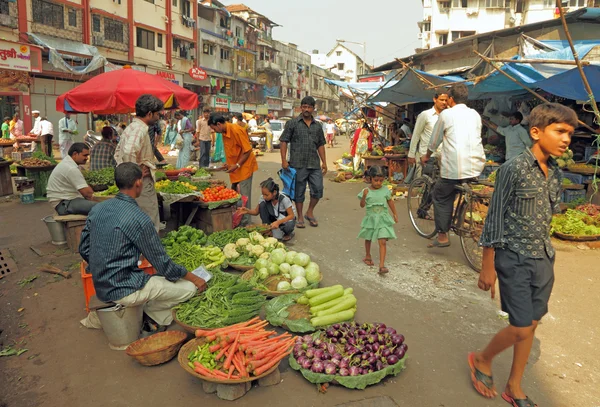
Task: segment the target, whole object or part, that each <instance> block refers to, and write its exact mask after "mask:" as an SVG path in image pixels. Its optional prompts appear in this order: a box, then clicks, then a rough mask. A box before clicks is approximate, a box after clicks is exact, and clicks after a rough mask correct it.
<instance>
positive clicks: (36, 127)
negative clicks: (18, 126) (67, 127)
mask: <svg viewBox="0 0 600 407" xmlns="http://www.w3.org/2000/svg"><path fill="white" fill-rule="evenodd" d="M31 115H32V116H33V128H32V129H31V131H30V132H29V136H35V137H38V138H39V137H41V135H42V129H41V128H40V122H41V121H42V118H41V117H40V111H39V110H32V111H31ZM35 146H36V142H35V141H34V142H33V143H31V151H35Z"/></svg>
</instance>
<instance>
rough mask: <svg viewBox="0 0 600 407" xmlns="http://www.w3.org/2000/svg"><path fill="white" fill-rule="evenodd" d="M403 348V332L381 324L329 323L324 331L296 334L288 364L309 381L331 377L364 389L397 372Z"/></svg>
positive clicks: (400, 367)
mask: <svg viewBox="0 0 600 407" xmlns="http://www.w3.org/2000/svg"><path fill="white" fill-rule="evenodd" d="M407 350H408V346H407V345H406V343H404V336H403V335H401V334H398V333H397V332H396V330H395V329H394V328H388V327H386V326H385V324H381V323H375V324H367V323H365V324H362V325H361V324H358V323H356V322H351V323H343V324H333V325H331V326H330V327H329V328H327V330H326V331H324V332H323V331H321V332H318V333H315V334H314V335H312V336H311V335H305V336H303V337H302V338H297V339H296V342H295V345H294V349H293V354H292V356H290V366H291V367H292V368H293V369H296V370H300V371H301V373H302V375H303V376H304V377H305V378H306V379H308V380H309V381H310V382H312V383H326V382H331V381H333V380H335V381H336V382H338V383H339V384H341V385H343V386H346V387H350V388H358V389H364V388H365V387H366V386H368V385H371V384H374V383H378V382H379V381H381V380H382V379H383V378H384V377H385V376H387V375H390V374H394V375H396V374H398V373H399V372H400V371H401V370H402V369H403V368H404V357H405V355H406V351H407ZM346 378H348V379H350V380H345V379H346Z"/></svg>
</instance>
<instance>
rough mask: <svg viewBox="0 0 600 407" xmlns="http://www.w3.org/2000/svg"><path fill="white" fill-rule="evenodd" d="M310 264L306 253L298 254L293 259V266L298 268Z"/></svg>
mask: <svg viewBox="0 0 600 407" xmlns="http://www.w3.org/2000/svg"><path fill="white" fill-rule="evenodd" d="M308 263H310V257H309V256H308V254H306V253H298V254H297V255H296V258H295V259H294V264H296V265H298V266H300V267H306V266H308Z"/></svg>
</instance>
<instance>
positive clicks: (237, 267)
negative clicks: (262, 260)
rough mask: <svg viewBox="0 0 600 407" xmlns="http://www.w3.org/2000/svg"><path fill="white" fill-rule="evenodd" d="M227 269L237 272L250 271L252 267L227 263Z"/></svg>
mask: <svg viewBox="0 0 600 407" xmlns="http://www.w3.org/2000/svg"><path fill="white" fill-rule="evenodd" d="M229 267H230V268H232V269H234V270H237V271H248V270H252V269H253V268H254V266H242V265H241V264H231V263H229Z"/></svg>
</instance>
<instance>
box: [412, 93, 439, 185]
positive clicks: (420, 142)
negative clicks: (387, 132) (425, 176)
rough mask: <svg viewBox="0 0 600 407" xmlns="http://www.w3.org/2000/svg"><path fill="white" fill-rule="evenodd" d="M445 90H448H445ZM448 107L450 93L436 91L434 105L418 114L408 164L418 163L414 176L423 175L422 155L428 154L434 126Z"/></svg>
mask: <svg viewBox="0 0 600 407" xmlns="http://www.w3.org/2000/svg"><path fill="white" fill-rule="evenodd" d="M444 92H446V91H445V90H444ZM447 107H448V94H447V93H441V92H440V93H436V94H435V96H434V97H433V107H432V108H431V109H427V110H425V111H423V112H421V114H419V116H417V122H416V124H415V130H414V131H413V135H412V138H411V139H410V148H409V150H408V164H409V165H416V168H415V175H414V178H418V177H420V176H421V173H422V171H423V168H422V166H421V157H424V156H425V155H427V147H429V140H430V139H431V133H432V132H433V127H434V126H435V124H436V123H437V121H438V118H439V115H440V113H441V112H442V111H443V110H444V109H446V108H447Z"/></svg>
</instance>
